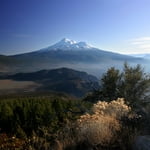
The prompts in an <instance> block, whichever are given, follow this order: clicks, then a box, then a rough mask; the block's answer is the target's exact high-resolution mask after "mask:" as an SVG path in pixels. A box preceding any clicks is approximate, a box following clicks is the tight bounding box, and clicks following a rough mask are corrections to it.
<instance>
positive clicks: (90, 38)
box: [0, 0, 150, 55]
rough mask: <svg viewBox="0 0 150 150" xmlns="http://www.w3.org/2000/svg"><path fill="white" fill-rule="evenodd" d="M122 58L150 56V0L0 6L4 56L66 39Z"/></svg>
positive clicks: (28, 1)
mask: <svg viewBox="0 0 150 150" xmlns="http://www.w3.org/2000/svg"><path fill="white" fill-rule="evenodd" d="M64 37H66V38H69V39H72V40H76V41H85V42H87V43H90V44H91V45H93V46H95V47H98V48H100V49H104V50H109V51H114V52H118V53H125V54H128V53H148V52H149V53H150V0H0V54H6V55H10V54H16V53H24V52H29V51H34V50H38V49H40V48H44V47H47V46H50V45H52V44H54V43H56V42H57V41H59V40H61V39H62V38H64Z"/></svg>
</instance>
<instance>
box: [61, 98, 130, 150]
mask: <svg viewBox="0 0 150 150" xmlns="http://www.w3.org/2000/svg"><path fill="white" fill-rule="evenodd" d="M91 110H92V111H91V113H86V114H84V115H81V116H80V117H79V119H77V121H76V122H75V123H74V124H71V126H70V128H69V127H67V129H68V131H69V132H68V131H67V130H66V129H65V132H63V135H64V134H66V133H67V136H65V137H64V136H63V138H62V139H63V145H64V148H65V147H71V145H72V146H73V145H80V147H81V148H79V147H78V148H76V149H83V147H84V148H85V143H86V145H87V146H88V147H92V148H93V147H96V148H98V147H109V146H112V145H115V144H114V143H117V142H119V140H120V139H119V136H120V132H121V131H122V124H121V118H122V117H128V115H129V113H130V112H131V108H130V107H129V106H127V105H126V104H125V102H124V99H123V98H118V99H117V100H113V101H111V102H105V101H103V102H102V101H98V102H97V103H96V104H94V105H93V107H92V109H91ZM68 133H69V134H68ZM69 141H70V142H69ZM81 145H84V146H83V147H82V146H81ZM69 149H71V148H69Z"/></svg>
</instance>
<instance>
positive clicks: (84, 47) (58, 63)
mask: <svg viewBox="0 0 150 150" xmlns="http://www.w3.org/2000/svg"><path fill="white" fill-rule="evenodd" d="M4 58H5V59H4ZM6 58H7V59H6ZM10 62H11V63H10ZM124 62H128V63H129V64H132V65H134V64H144V66H146V67H147V66H149V60H148V59H144V58H136V57H133V56H129V55H122V54H118V53H113V52H109V51H105V50H101V49H98V48H95V47H93V46H90V45H89V44H87V43H85V42H76V41H73V40H69V39H66V38H64V39H62V40H61V41H59V42H57V43H56V44H54V45H52V46H49V47H46V48H43V49H40V50H37V51H32V52H29V53H23V54H18V55H13V56H5V57H0V67H1V68H4V69H5V68H6V69H7V68H8V69H7V70H12V71H11V72H13V71H14V72H22V71H23V72H29V71H31V72H32V71H38V70H41V69H56V68H62V67H65V68H71V69H75V70H80V71H85V72H88V73H90V74H93V75H96V76H99V74H100V73H103V72H104V71H105V70H106V69H107V68H109V67H111V66H114V67H117V68H122V66H123V64H124ZM6 69H5V70H4V71H7V70H6Z"/></svg>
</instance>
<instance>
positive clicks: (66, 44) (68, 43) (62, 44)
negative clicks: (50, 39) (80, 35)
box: [48, 38, 93, 50]
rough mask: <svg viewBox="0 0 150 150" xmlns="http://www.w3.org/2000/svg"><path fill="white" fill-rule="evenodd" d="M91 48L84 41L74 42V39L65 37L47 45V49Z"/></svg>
mask: <svg viewBox="0 0 150 150" xmlns="http://www.w3.org/2000/svg"><path fill="white" fill-rule="evenodd" d="M90 48H93V47H92V46H90V45H89V44H87V43H86V42H76V41H74V40H70V39H67V38H63V39H62V40H61V41H59V42H58V43H56V44H54V45H52V46H50V47H48V49H49V50H51V49H53V50H58V49H59V50H82V49H90Z"/></svg>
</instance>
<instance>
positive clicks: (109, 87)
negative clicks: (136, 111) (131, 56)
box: [85, 63, 150, 108]
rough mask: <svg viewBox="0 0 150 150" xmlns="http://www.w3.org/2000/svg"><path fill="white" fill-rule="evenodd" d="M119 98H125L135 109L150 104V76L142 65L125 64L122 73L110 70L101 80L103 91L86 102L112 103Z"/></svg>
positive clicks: (92, 95)
mask: <svg viewBox="0 0 150 150" xmlns="http://www.w3.org/2000/svg"><path fill="white" fill-rule="evenodd" d="M118 97H123V98H125V100H126V102H127V103H128V104H129V105H130V106H132V107H134V108H137V107H140V106H141V105H143V104H144V103H146V102H149V98H150V76H149V75H147V74H146V73H145V72H144V70H143V68H142V67H141V66H140V65H136V66H135V67H132V66H129V65H128V64H127V63H125V64H124V68H123V71H122V72H121V71H119V70H118V69H115V68H114V67H112V68H110V69H108V71H107V72H106V73H105V74H104V75H103V76H102V78H101V89H100V90H98V91H94V92H93V93H92V94H91V95H90V96H87V97H86V98H85V100H89V101H93V102H95V101H98V100H104V101H106V100H107V101H111V100H112V99H117V98H118Z"/></svg>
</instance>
